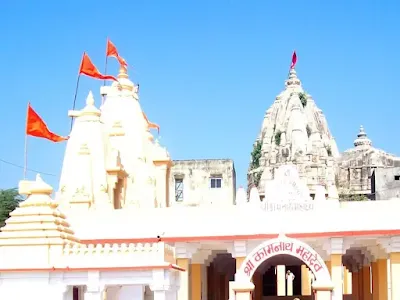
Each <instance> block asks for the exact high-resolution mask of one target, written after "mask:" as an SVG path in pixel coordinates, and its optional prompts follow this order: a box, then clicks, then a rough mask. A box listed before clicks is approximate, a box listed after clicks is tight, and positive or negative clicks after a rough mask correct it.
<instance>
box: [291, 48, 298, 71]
mask: <svg viewBox="0 0 400 300" xmlns="http://www.w3.org/2000/svg"><path fill="white" fill-rule="evenodd" d="M296 63H297V54H296V51H293V55H292V64H291V65H290V68H291V69H294V66H295V65H296Z"/></svg>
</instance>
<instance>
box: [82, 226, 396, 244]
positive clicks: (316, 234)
mask: <svg viewBox="0 0 400 300" xmlns="http://www.w3.org/2000/svg"><path fill="white" fill-rule="evenodd" d="M285 235H286V236H287V237H291V238H297V239H298V238H324V237H349V236H353V237H357V236H359V237H361V236H374V235H379V236H382V235H384V236H387V235H400V229H395V230H360V231H331V232H313V233H288V234H285ZM278 236H279V234H274V233H270V234H252V235H224V236H187V237H163V238H161V241H163V242H166V243H173V242H201V241H232V240H256V239H273V238H277V237H278ZM80 242H81V243H82V244H123V243H125V244H129V243H157V242H160V238H157V237H155V238H131V239H90V240H81V241H80Z"/></svg>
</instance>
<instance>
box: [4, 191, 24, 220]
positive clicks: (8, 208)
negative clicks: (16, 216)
mask: <svg viewBox="0 0 400 300" xmlns="http://www.w3.org/2000/svg"><path fill="white" fill-rule="evenodd" d="M22 200H23V198H22V196H21V195H20V194H18V189H17V188H13V189H5V190H3V189H0V226H1V227H3V226H4V224H5V221H6V220H7V219H8V217H9V216H10V212H12V211H13V210H14V209H15V208H17V206H18V204H19V203H20V202H21V201H22Z"/></svg>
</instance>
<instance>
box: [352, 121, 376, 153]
mask: <svg viewBox="0 0 400 300" xmlns="http://www.w3.org/2000/svg"><path fill="white" fill-rule="evenodd" d="M371 146H372V142H371V140H370V139H369V138H368V137H367V134H366V133H365V131H364V127H363V126H362V125H361V126H360V132H359V133H358V134H357V138H356V139H355V140H354V147H356V148H370V147H371Z"/></svg>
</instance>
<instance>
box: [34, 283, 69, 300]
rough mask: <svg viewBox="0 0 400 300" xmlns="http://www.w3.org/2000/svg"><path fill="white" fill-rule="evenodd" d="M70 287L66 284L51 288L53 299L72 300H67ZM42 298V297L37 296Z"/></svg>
mask: <svg viewBox="0 0 400 300" xmlns="http://www.w3.org/2000/svg"><path fill="white" fill-rule="evenodd" d="M68 288H69V287H68V286H67V285H64V284H60V285H58V284H57V285H56V286H52V287H51V299H52V300H53V299H54V300H70V299H71V300H72V298H70V299H68V298H67V291H68ZM37 296H39V297H40V295H37ZM33 298H34V297H33Z"/></svg>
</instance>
